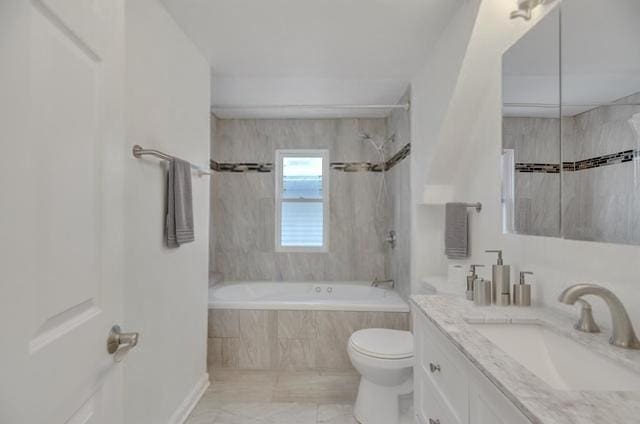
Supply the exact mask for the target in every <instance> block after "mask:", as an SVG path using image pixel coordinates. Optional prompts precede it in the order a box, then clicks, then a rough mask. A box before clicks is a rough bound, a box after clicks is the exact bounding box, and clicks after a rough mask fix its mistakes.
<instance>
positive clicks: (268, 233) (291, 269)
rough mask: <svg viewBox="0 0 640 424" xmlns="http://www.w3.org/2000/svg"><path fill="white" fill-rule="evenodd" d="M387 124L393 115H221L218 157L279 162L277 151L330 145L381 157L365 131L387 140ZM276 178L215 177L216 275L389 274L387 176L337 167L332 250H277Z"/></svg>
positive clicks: (310, 277) (349, 157) (342, 153)
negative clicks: (280, 117) (279, 117)
mask: <svg viewBox="0 0 640 424" xmlns="http://www.w3.org/2000/svg"><path fill="white" fill-rule="evenodd" d="M386 126H387V124H386V120H385V119H320V120H304V119H302V120H300V119H284V120H268V119H267V120H250V119H249V120H217V122H216V127H215V130H216V134H214V137H213V140H214V141H213V144H214V149H213V151H214V152H215V157H214V158H213V159H215V160H216V161H218V162H273V161H274V157H275V149H279V148H314V149H317V148H328V149H329V150H330V155H331V160H332V161H343V162H344V161H371V162H376V161H379V160H380V157H379V155H378V154H377V153H376V152H375V150H374V149H373V148H372V146H371V145H370V144H369V143H368V142H366V141H363V140H362V138H361V137H360V133H361V132H367V133H368V134H370V135H371V137H372V138H373V139H374V140H375V142H376V143H381V142H383V141H384V139H385V138H386V136H387V128H386ZM406 162H407V163H408V161H406ZM274 175H275V174H274V173H244V174H237V173H216V175H215V176H214V178H213V179H212V185H213V189H212V192H213V196H214V199H213V200H212V204H213V209H214V212H213V226H214V227H215V229H216V231H215V247H214V250H213V252H212V253H211V255H212V261H211V262H212V264H213V268H214V269H213V271H214V272H215V273H216V275H220V277H221V279H222V280H223V281H243V280H258V281H321V280H329V281H340V280H343V281H350V280H370V279H372V278H373V277H376V276H377V277H379V278H386V276H387V273H388V270H387V269H386V261H385V255H386V246H385V245H384V242H383V239H384V238H385V237H386V234H387V232H388V231H389V229H390V226H391V225H390V224H389V223H388V220H389V218H390V214H389V212H388V209H389V203H388V199H386V198H382V199H381V201H378V193H379V189H380V184H381V178H382V177H381V174H375V173H368V172H366V173H351V174H345V173H342V172H339V171H331V174H330V180H331V191H330V203H331V208H330V209H331V211H330V213H331V215H330V217H331V218H330V221H331V223H330V236H329V240H330V252H329V253H328V254H321V253H314V254H297V253H293V254H292V253H275V234H274V229H275V198H274V195H275V193H274V189H275V187H274ZM407 182H408V179H407ZM407 240H408V236H407Z"/></svg>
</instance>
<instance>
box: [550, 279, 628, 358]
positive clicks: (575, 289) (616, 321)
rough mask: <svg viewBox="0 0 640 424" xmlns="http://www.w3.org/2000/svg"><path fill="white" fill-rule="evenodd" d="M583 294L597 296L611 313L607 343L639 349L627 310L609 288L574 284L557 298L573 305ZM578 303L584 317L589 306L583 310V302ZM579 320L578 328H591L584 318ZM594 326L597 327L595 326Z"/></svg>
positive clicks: (588, 312)
mask: <svg viewBox="0 0 640 424" xmlns="http://www.w3.org/2000/svg"><path fill="white" fill-rule="evenodd" d="M585 295H593V296H597V297H599V298H601V299H603V300H604V301H605V302H606V303H607V306H608V307H609V312H610V313H611V322H612V324H613V335H612V336H611V338H610V339H609V343H611V344H612V345H614V346H619V347H624V348H627V349H640V340H638V337H636V333H635V332H634V331H633V325H632V324H631V320H630V319H629V315H628V314H627V310H626V309H625V308H624V305H623V304H622V302H621V301H620V299H618V297H617V296H616V295H615V294H613V292H612V291H611V290H608V289H605V288H604V287H602V286H598V285H596V284H576V285H574V286H571V287H568V288H567V289H565V290H564V291H563V292H562V294H560V297H559V298H558V300H559V301H560V302H562V303H565V304H567V305H573V304H574V303H576V302H577V301H579V300H581V299H580V298H581V297H582V296H585ZM580 303H581V305H582V306H583V312H582V314H583V317H582V318H584V314H585V313H587V314H589V315H590V309H591V308H590V307H589V308H588V309H589V310H588V311H585V310H584V308H585V304H584V303H582V302H580ZM587 305H588V304H587ZM587 320H588V317H587ZM591 320H593V318H591ZM580 321H581V322H580V323H578V326H579V327H580V328H578V329H579V330H581V331H585V330H583V329H584V328H585V327H586V329H587V331H588V330H593V327H592V326H590V325H586V326H585V322H584V319H581V320H580ZM593 324H594V325H595V322H593ZM595 328H597V326H596V327H595ZM589 332H593V331H589Z"/></svg>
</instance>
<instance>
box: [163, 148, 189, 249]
mask: <svg viewBox="0 0 640 424" xmlns="http://www.w3.org/2000/svg"><path fill="white" fill-rule="evenodd" d="M166 233H167V246H168V247H178V246H180V245H181V244H184V243H189V242H192V241H193V240H194V234H193V201H192V194H191V164H190V163H189V162H186V161H184V160H181V159H172V160H171V161H170V162H169V172H168V175H167V221H166Z"/></svg>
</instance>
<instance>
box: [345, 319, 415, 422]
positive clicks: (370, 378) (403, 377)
mask: <svg viewBox="0 0 640 424" xmlns="http://www.w3.org/2000/svg"><path fill="white" fill-rule="evenodd" d="M347 351H348V352H349V358H351V363H352V364H353V366H354V367H355V369H357V370H358V372H359V373H360V375H361V376H362V377H361V378H360V387H359V389H358V397H357V399H356V404H355V406H354V408H353V415H354V416H355V418H356V419H357V420H358V421H359V422H360V423H361V424H398V422H399V420H400V411H399V406H398V405H399V396H400V395H405V394H408V393H411V392H412V391H413V335H412V334H411V333H410V332H408V331H399V330H388V329H384V328H368V329H365V330H359V331H356V332H355V333H353V334H352V335H351V338H349V345H348V347H347Z"/></svg>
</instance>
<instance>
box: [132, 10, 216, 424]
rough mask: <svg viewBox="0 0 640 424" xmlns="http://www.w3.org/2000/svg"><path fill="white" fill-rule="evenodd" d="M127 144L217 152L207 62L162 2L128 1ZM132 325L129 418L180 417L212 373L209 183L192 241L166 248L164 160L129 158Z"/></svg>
mask: <svg viewBox="0 0 640 424" xmlns="http://www.w3.org/2000/svg"><path fill="white" fill-rule="evenodd" d="M126 31H127V34H126V40H127V41H126V47H127V55H126V84H127V87H126V95H127V110H126V120H127V144H128V146H132V145H133V144H141V145H142V146H145V147H153V148H157V149H159V150H162V151H165V152H167V153H170V154H174V155H176V156H179V157H182V158H184V159H187V160H190V161H193V162H197V163H198V164H200V165H205V164H207V163H208V159H209V93H210V87H209V65H208V63H207V62H206V61H205V59H204V58H203V57H202V56H201V55H200V53H199V52H198V51H197V50H196V48H195V47H194V46H193V45H192V43H191V42H190V41H189V40H188V39H187V38H186V36H185V35H184V34H183V33H182V32H181V30H180V29H179V28H178V26H177V25H176V24H175V23H174V21H173V20H172V18H171V17H170V16H169V14H168V13H167V12H166V11H165V10H164V8H163V7H162V6H160V4H159V3H158V2H157V1H156V0H135V1H128V2H127V8H126ZM126 184H127V188H126V196H127V198H126V209H125V216H126V217H127V219H126V256H127V259H126V273H127V276H126V285H125V301H126V304H125V316H126V318H125V327H126V329H130V330H134V331H139V332H140V336H141V338H140V343H139V346H138V348H136V349H135V350H134V351H132V352H131V353H130V354H129V355H128V356H127V358H126V361H125V363H124V365H125V380H126V381H125V391H126V393H125V396H124V398H125V415H126V422H127V423H131V424H144V423H149V424H162V423H168V422H175V420H176V419H179V418H180V417H179V416H174V414H176V410H178V409H179V407H180V405H181V403H183V401H184V400H185V399H186V398H187V397H188V396H189V395H190V394H191V393H192V391H193V390H194V389H196V387H197V386H198V384H202V383H203V381H205V380H204V379H206V340H207V335H206V325H207V286H208V284H207V274H208V229H209V180H208V177H203V178H198V177H197V176H195V175H194V177H193V206H194V227H195V239H196V241H195V242H194V243H190V244H186V245H183V246H181V247H180V248H178V249H167V248H166V247H164V241H163V227H164V214H165V212H164V210H165V204H164V202H165V200H164V199H165V190H166V173H165V169H164V166H163V165H162V162H161V161H159V160H158V159H154V158H148V159H142V160H140V159H135V158H133V157H132V156H130V157H129V159H128V160H127V163H126Z"/></svg>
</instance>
